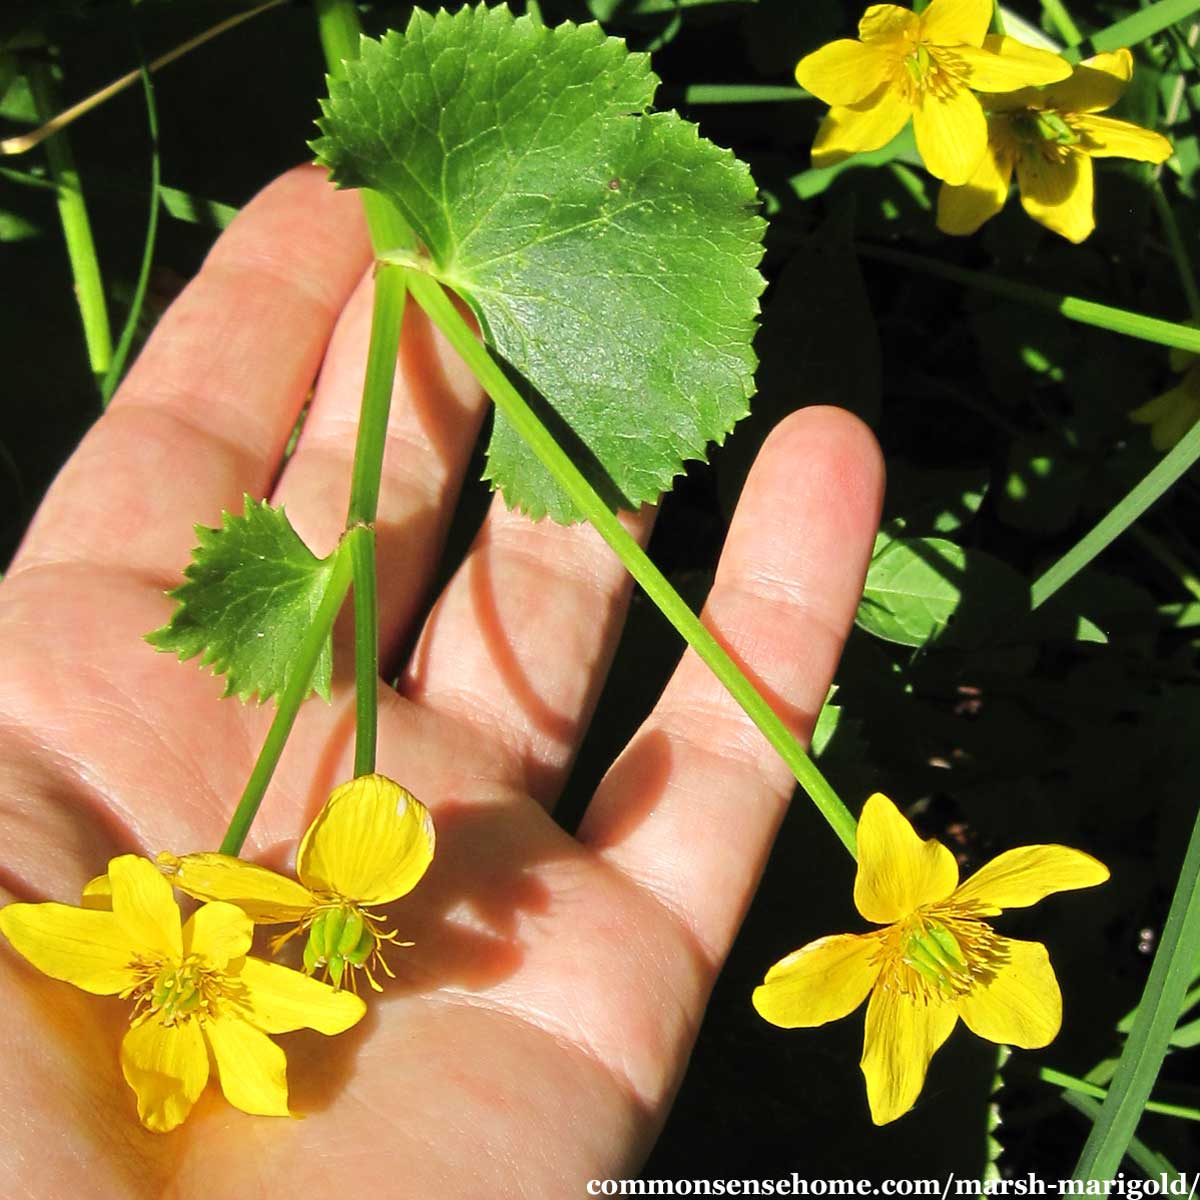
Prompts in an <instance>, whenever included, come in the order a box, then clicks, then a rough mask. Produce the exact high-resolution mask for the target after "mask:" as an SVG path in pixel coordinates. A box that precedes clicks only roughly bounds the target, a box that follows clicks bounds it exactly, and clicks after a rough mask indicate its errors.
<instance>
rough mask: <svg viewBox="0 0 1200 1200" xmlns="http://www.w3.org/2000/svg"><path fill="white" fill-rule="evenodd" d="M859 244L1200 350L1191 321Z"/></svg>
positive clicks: (863, 249) (903, 262) (1040, 304)
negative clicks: (1150, 314)
mask: <svg viewBox="0 0 1200 1200" xmlns="http://www.w3.org/2000/svg"><path fill="white" fill-rule="evenodd" d="M858 249H859V252H860V253H861V254H862V255H863V256H864V257H865V258H874V259H878V260H879V261H880V262H888V263H894V264H895V265H896V266H898V267H911V268H912V269H913V270H914V271H920V272H921V273H922V274H925V275H936V276H938V277H939V278H940V279H948V280H950V281H951V282H953V283H961V284H963V285H964V286H965V287H972V288H978V289H979V290H980V291H983V292H991V293H992V294H993V295H996V296H1003V297H1004V298H1005V299H1006V300H1016V301H1017V302H1018V303H1019V304H1031V305H1034V306H1035V307H1037V308H1044V309H1047V310H1049V311H1050V312H1056V313H1058V314H1059V316H1062V317H1066V318H1067V320H1068V321H1078V322H1079V323H1080V324H1081V325H1093V326H1095V327H1096V328H1097V329H1107V330H1110V331H1111V332H1113V333H1123V334H1125V335H1126V336H1128V337H1135V338H1139V339H1140V340H1141V341H1144V342H1156V343H1158V345H1160V346H1175V347H1178V348H1179V349H1180V350H1190V351H1191V352H1192V353H1193V354H1200V329H1193V328H1192V327H1191V326H1190V325H1180V324H1179V323H1178V322H1176V321H1163V320H1161V319H1160V318H1158V317H1147V316H1146V315H1145V314H1144V313H1136V312H1130V311H1129V310H1128V309H1126V308H1113V307H1112V306H1111V305H1108V304H1099V303H1097V302H1096V301H1095V300H1084V299H1083V298H1082V297H1080V296H1066V295H1063V294H1062V293H1061V292H1051V291H1049V290H1048V289H1046V288H1040V287H1035V286H1034V285H1033V284H1030V283H1018V282H1017V281H1016V280H1015V279H1004V278H1003V277H1002V276H998V275H989V274H987V273H986V272H984V271H970V270H967V269H966V268H965V267H955V266H952V265H951V264H950V263H944V262H942V261H940V260H939V259H936V258H928V257H926V256H925V255H923V254H910V253H908V252H907V251H905V250H892V249H890V248H888V247H886V246H872V245H868V244H866V243H863V242H860V243H858Z"/></svg>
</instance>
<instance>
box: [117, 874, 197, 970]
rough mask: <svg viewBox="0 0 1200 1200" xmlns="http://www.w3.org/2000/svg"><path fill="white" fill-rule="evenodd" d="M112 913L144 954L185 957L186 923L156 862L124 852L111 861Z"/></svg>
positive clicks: (174, 957)
mask: <svg viewBox="0 0 1200 1200" xmlns="http://www.w3.org/2000/svg"><path fill="white" fill-rule="evenodd" d="M108 881H109V884H110V885H111V886H112V911H113V916H114V917H116V918H117V920H118V921H119V922H120V923H121V925H122V926H123V927H124V928H125V930H126V932H127V933H128V934H129V937H130V939H131V941H132V944H133V945H135V946H137V947H138V948H139V949H140V950H141V951H142V952H143V954H146V953H153V954H158V955H161V956H162V957H163V958H172V959H175V960H178V959H180V958H181V957H182V956H183V923H182V921H181V920H180V917H179V905H178V904H176V903H175V896H174V893H173V892H172V891H171V885H170V884H169V883H168V882H167V881H166V880H165V879H164V878H163V877H162V875H160V874H159V872H158V870H157V869H156V868H155V866H154V864H153V863H152V862H151V861H150V860H149V859H146V858H139V857H138V856H137V855H136V854H122V855H121V856H120V858H114V859H113V860H112V861H111V862H110V863H109V864H108Z"/></svg>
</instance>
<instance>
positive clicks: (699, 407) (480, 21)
mask: <svg viewBox="0 0 1200 1200" xmlns="http://www.w3.org/2000/svg"><path fill="white" fill-rule="evenodd" d="M657 86H658V80H657V78H656V76H655V75H654V74H653V73H652V72H651V70H650V67H649V61H648V59H647V57H646V56H645V55H644V54H630V53H629V52H628V51H627V50H626V48H625V45H624V43H623V42H621V41H619V40H617V39H615V38H609V37H606V36H605V35H604V32H603V30H602V29H601V28H600V27H599V26H598V25H594V24H592V25H573V24H570V23H569V22H568V23H564V24H562V25H558V26H556V27H555V28H553V29H548V28H546V27H545V26H543V25H541V24H539V23H537V22H535V21H532V20H530V19H529V18H528V17H521V18H514V17H513V15H512V14H511V13H510V12H509V11H508V9H507V8H491V9H489V8H484V7H472V8H463V9H461V10H460V11H459V12H457V13H455V14H453V15H449V14H447V13H445V12H439V13H438V14H437V15H435V16H431V15H430V14H428V13H425V12H422V11H420V10H417V11H415V12H414V13H413V15H412V19H411V20H410V22H409V24H408V28H407V30H406V32H405V33H404V34H403V35H400V34H398V33H390V34H388V35H386V36H385V37H384V39H383V40H382V41H379V42H376V41H371V40H364V42H363V44H362V55H361V57H360V59H359V60H358V61H357V62H353V63H348V64H347V70H346V77H345V78H344V79H340V80H334V81H332V83H331V85H330V98H329V100H328V101H326V102H325V103H324V105H323V109H324V114H325V115H324V118H323V120H322V121H321V122H320V127H321V130H322V132H323V133H324V135H325V136H324V137H322V138H320V139H318V140H317V141H316V142H314V143H313V146H314V149H315V150H316V152H317V155H318V158H319V160H320V161H321V162H322V163H324V164H325V165H327V166H328V167H329V168H330V169H331V171H332V172H333V176H334V179H335V181H336V182H337V183H339V184H341V185H343V186H350V187H370V188H374V189H376V190H378V191H380V192H382V193H384V194H385V195H386V196H387V197H388V198H389V199H390V200H391V201H392V202H393V203H394V204H395V205H396V207H397V208H398V209H399V210H400V212H401V213H402V214H403V216H404V218H405V220H406V221H407V222H408V223H409V224H410V225H411V227H412V228H413V229H414V230H415V232H416V234H417V236H418V238H419V239H420V242H421V243H422V248H423V249H422V251H421V252H420V253H419V254H418V255H417V261H416V263H415V264H413V263H412V261H411V256H410V257H409V258H408V259H405V258H404V257H403V255H398V256H397V261H408V262H410V264H411V265H417V266H420V267H421V268H422V269H425V270H427V271H429V273H430V274H431V275H433V276H434V277H435V278H436V279H438V280H440V281H441V282H443V283H445V284H446V285H448V286H450V287H452V288H453V289H454V290H455V291H457V292H458V293H459V295H461V296H462V297H463V298H464V299H465V300H466V301H467V303H468V304H469V305H470V306H471V308H472V310H473V311H474V313H475V316H476V317H477V318H478V320H479V324H480V327H481V329H482V330H483V333H484V336H485V338H486V340H487V342H488V343H489V345H490V346H492V347H493V348H494V349H495V350H496V351H497V352H498V353H499V355H500V356H501V357H502V358H503V359H505V360H506V361H507V362H508V364H510V365H511V366H512V367H513V368H515V370H516V371H517V372H518V373H519V374H520V375H521V376H523V377H524V379H525V380H526V381H528V383H529V384H530V385H531V386H532V388H533V389H534V390H535V391H536V392H537V393H539V394H540V395H539V397H537V398H536V403H537V405H538V406H539V407H540V409H541V414H540V415H541V416H542V418H543V420H545V421H546V422H547V423H548V424H550V426H551V428H552V430H553V431H554V432H555V434H556V436H558V437H560V440H561V441H562V442H563V444H564V445H565V446H566V447H567V448H568V450H570V452H571V453H572V456H573V457H574V458H575V459H576V462H577V463H578V464H579V466H580V468H581V469H582V470H583V471H584V473H585V474H586V475H587V476H588V478H589V481H590V482H591V483H592V484H593V485H594V486H596V487H597V489H598V490H600V492H601V494H602V495H604V496H605V498H606V499H607V500H608V501H609V502H610V503H612V504H613V505H614V506H615V505H618V504H619V505H622V506H626V507H636V506H637V505H638V504H641V503H643V502H646V501H650V500H654V499H656V498H657V497H658V495H659V494H660V493H661V492H663V491H664V490H666V489H667V488H669V487H670V486H671V481H672V480H673V478H674V477H675V476H676V475H677V474H679V473H680V471H681V470H682V469H683V463H684V462H685V460H687V459H694V458H703V457H704V456H705V454H706V452H707V446H708V443H709V442H714V441H715V442H718V443H719V442H721V441H723V440H724V438H725V436H726V434H727V433H728V432H729V431H730V429H732V428H733V425H734V423H735V422H736V421H738V420H739V419H740V418H741V417H743V416H745V414H746V412H747V411H748V402H749V397H750V395H751V394H752V392H753V373H754V365H755V359H754V354H753V351H752V350H751V348H750V341H751V338H752V336H753V333H754V318H755V316H756V314H757V312H758V296H759V293H760V292H761V290H762V286H763V283H762V277H761V276H760V275H759V273H758V270H757V264H758V261H759V259H760V257H761V255H762V245H761V239H762V233H763V229H764V222H763V221H762V219H761V218H760V217H759V216H758V214H757V207H758V204H757V193H756V190H755V186H754V181H753V180H752V179H751V177H750V173H749V171H748V170H747V168H746V167H745V166H744V165H743V164H742V163H740V162H738V161H737V159H735V158H734V157H733V155H732V154H730V153H729V152H728V151H727V150H722V149H720V148H718V147H717V146H715V145H713V144H712V143H711V142H708V141H705V140H704V139H702V138H701V137H700V136H699V134H698V132H697V129H696V126H694V125H692V124H689V123H688V122H686V121H684V120H682V119H681V118H680V117H678V116H677V115H675V114H674V113H649V112H648V111H647V110H648V109H649V106H650V102H651V99H652V98H653V96H654V92H655V89H656V88H657ZM385 257H386V256H385ZM485 476H486V478H488V479H490V480H491V481H493V483H494V484H496V485H498V486H499V487H500V488H501V489H502V490H503V492H504V495H505V498H506V500H507V501H508V503H509V504H510V505H518V506H520V507H521V508H523V509H524V510H525V511H526V512H528V513H529V515H530V516H533V517H539V516H541V515H543V514H545V513H549V514H551V515H552V516H553V517H554V518H555V519H556V520H560V521H564V520H571V519H575V517H576V515H577V514H575V512H574V509H573V506H572V505H571V503H570V501H569V500H568V499H567V497H566V496H565V495H564V494H563V493H562V492H561V490H560V489H559V488H558V486H557V484H555V483H554V482H553V480H552V479H551V478H550V476H549V474H548V473H547V472H546V471H545V469H544V468H543V467H542V466H541V464H540V463H539V462H538V461H537V460H536V459H535V458H534V457H533V455H532V453H531V452H530V451H529V450H528V448H527V447H526V446H525V444H524V442H523V441H522V440H521V439H520V438H519V437H518V436H517V435H516V433H515V432H514V431H513V429H512V428H511V427H510V426H509V425H508V423H507V422H506V421H505V420H504V418H503V417H502V416H501V415H499V414H497V417H496V423H495V427H494V430H493V434H492V440H491V445H490V447H489V451H488V464H487V468H486V471H485Z"/></svg>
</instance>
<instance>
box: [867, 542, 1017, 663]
mask: <svg viewBox="0 0 1200 1200" xmlns="http://www.w3.org/2000/svg"><path fill="white" fill-rule="evenodd" d="M1028 610H1029V588H1028V584H1027V583H1026V581H1025V580H1024V579H1023V578H1022V577H1021V576H1020V575H1018V574H1017V572H1016V571H1014V570H1013V569H1012V568H1011V567H1010V566H1008V564H1007V563H1003V562H1001V561H1000V560H999V559H998V558H994V557H992V555H990V554H985V553H984V552H983V551H981V550H964V549H963V547H962V546H956V545H955V544H954V543H953V542H950V541H947V540H946V539H945V538H895V539H892V538H889V537H888V536H887V535H886V534H880V536H879V538H878V539H876V546H875V555H874V557H873V558H872V559H871V565H870V567H869V568H868V570H867V581H866V584H865V586H864V588H863V598H862V601H861V603H860V604H859V607H858V615H857V617H856V621H857V624H858V625H859V626H861V627H862V628H863V629H865V630H866V631H867V632H868V633H873V634H874V635H875V636H876V637H880V638H883V639H884V641H888V642H898V643H900V645H902V646H926V645H928V644H930V643H932V642H934V641H936V642H938V643H939V644H940V645H943V646H949V645H954V646H981V645H986V644H987V643H988V642H989V641H991V640H993V638H994V637H995V635H996V634H997V633H998V632H999V631H1001V630H1002V629H1005V628H1006V627H1011V625H1012V623H1013V621H1014V619H1019V618H1020V617H1023V616H1024V615H1025V614H1026V613H1027V612H1028ZM951 625H953V628H950V627H951Z"/></svg>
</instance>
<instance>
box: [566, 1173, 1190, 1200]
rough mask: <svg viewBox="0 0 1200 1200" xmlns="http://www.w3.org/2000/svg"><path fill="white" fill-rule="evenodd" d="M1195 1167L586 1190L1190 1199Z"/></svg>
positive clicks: (628, 1184) (627, 1183)
mask: <svg viewBox="0 0 1200 1200" xmlns="http://www.w3.org/2000/svg"><path fill="white" fill-rule="evenodd" d="M1198 1185H1200V1172H1192V1173H1190V1174H1189V1173H1186V1172H1185V1173H1183V1174H1180V1175H1176V1176H1170V1175H1167V1174H1166V1173H1165V1172H1164V1173H1162V1174H1160V1175H1157V1176H1155V1177H1154V1178H1153V1179H1148V1178H1144V1177H1142V1176H1128V1177H1127V1176H1126V1175H1125V1174H1124V1173H1123V1172H1121V1173H1118V1174H1117V1175H1116V1177H1115V1178H1113V1179H1106V1180H1098V1179H1092V1180H1085V1179H1042V1178H1040V1177H1038V1176H1037V1175H1034V1174H1033V1173H1032V1172H1030V1173H1029V1174H1027V1175H1022V1176H1019V1177H1016V1178H1013V1179H970V1178H966V1177H959V1176H955V1175H954V1174H953V1173H952V1174H950V1175H948V1176H947V1177H946V1178H945V1179H884V1180H881V1181H879V1182H875V1181H873V1180H870V1179H802V1178H801V1177H800V1175H798V1174H797V1173H796V1172H795V1171H793V1172H792V1174H791V1175H790V1176H783V1177H779V1178H775V1179H589V1180H588V1183H587V1194H588V1195H589V1196H936V1197H939V1200H949V1198H950V1197H951V1196H956V1197H957V1196H1107V1197H1112V1196H1120V1197H1123V1198H1124V1200H1142V1198H1143V1197H1147V1196H1177V1197H1186V1200H1195V1197H1196V1191H1197V1187H1198Z"/></svg>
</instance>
